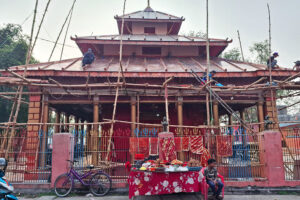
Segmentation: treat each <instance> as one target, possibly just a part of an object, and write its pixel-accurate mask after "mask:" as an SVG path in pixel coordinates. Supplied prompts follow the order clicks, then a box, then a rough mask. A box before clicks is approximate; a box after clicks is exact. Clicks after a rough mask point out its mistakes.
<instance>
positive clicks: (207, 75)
mask: <svg viewBox="0 0 300 200" xmlns="http://www.w3.org/2000/svg"><path fill="white" fill-rule="evenodd" d="M208 17H209V8H208V0H206V63H207V71H206V81H207V82H209V81H210V80H209V73H210V52H209V26H208V24H209V18H208ZM206 119H207V125H208V126H210V111H209V93H208V91H207V92H206Z"/></svg>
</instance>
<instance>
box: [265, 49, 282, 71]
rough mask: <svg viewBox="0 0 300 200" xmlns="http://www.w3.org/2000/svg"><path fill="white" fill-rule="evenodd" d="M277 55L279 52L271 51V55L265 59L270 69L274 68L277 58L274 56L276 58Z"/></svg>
mask: <svg viewBox="0 0 300 200" xmlns="http://www.w3.org/2000/svg"><path fill="white" fill-rule="evenodd" d="M278 56H279V54H278V53H277V52H275V53H273V56H271V57H270V58H269V59H268V60H267V65H268V67H271V68H272V69H275V68H276V66H277V60H276V59H275V58H277V57H278Z"/></svg>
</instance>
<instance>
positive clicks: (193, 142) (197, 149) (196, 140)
mask: <svg viewBox="0 0 300 200" xmlns="http://www.w3.org/2000/svg"><path fill="white" fill-rule="evenodd" d="M203 148H204V147H203V137H202V136H191V137H190V149H191V152H192V153H195V154H202V153H203Z"/></svg>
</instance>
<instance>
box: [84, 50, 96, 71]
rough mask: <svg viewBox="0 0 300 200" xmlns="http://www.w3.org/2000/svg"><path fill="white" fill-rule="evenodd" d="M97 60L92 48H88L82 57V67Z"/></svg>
mask: <svg viewBox="0 0 300 200" xmlns="http://www.w3.org/2000/svg"><path fill="white" fill-rule="evenodd" d="M94 60H95V55H94V53H93V51H92V49H91V48H89V49H88V51H87V52H86V53H85V54H84V56H83V59H82V67H84V66H85V65H90V64H92V63H93V62H94Z"/></svg>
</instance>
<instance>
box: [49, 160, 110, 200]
mask: <svg viewBox="0 0 300 200" xmlns="http://www.w3.org/2000/svg"><path fill="white" fill-rule="evenodd" d="M67 161H68V162H70V164H71V168H70V171H69V172H68V173H65V174H62V175H60V176H59V177H57V179H56V180H55V182H54V191H55V193H56V195H57V196H58V197H66V196H68V195H69V194H70V193H71V191H72V189H73V187H74V183H75V180H76V179H77V180H78V181H79V182H80V183H81V184H82V185H83V186H86V187H89V188H90V192H91V193H92V194H93V195H95V196H98V197H99V196H105V195H106V194H107V193H108V192H109V191H110V189H111V187H112V181H111V178H110V176H109V175H108V174H106V173H104V172H103V171H101V170H99V171H92V169H94V166H93V165H90V166H88V167H87V169H89V171H88V172H85V173H84V174H79V173H78V172H77V171H76V170H75V169H74V163H76V162H78V161H76V160H74V161H71V160H67ZM90 176H91V178H90V179H89V180H88V181H86V179H87V178H88V177H90Z"/></svg>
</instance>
